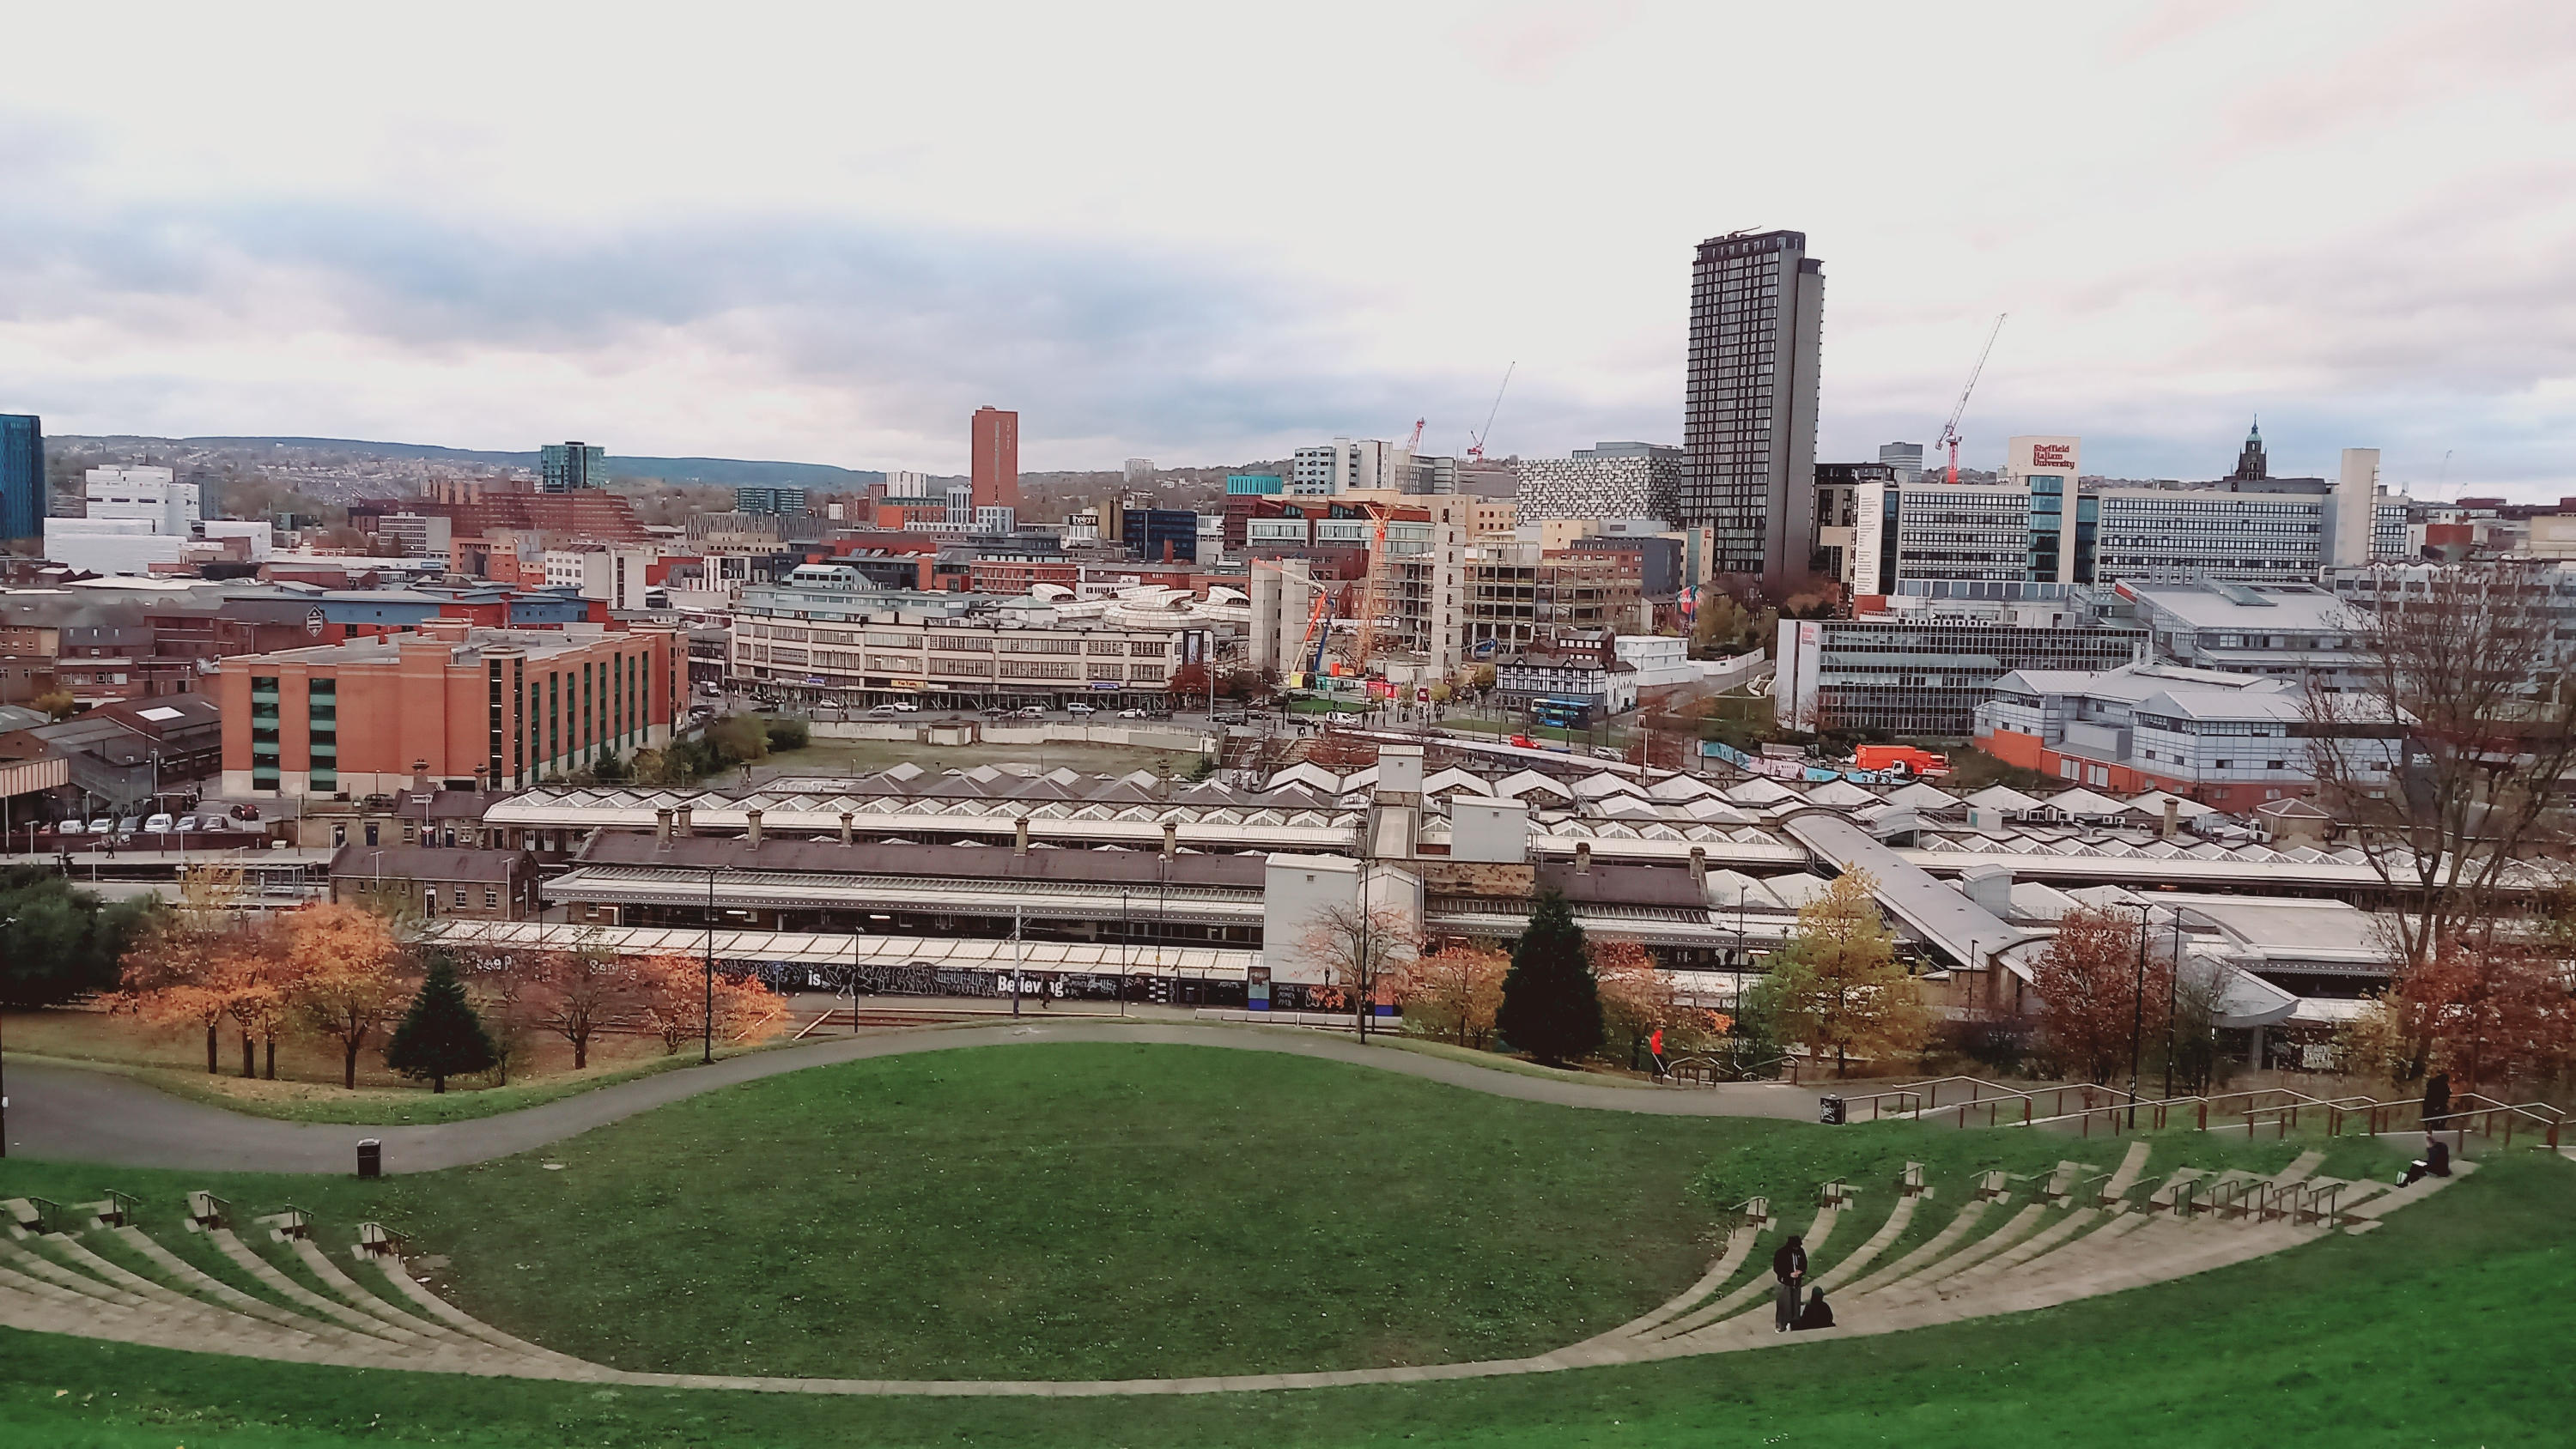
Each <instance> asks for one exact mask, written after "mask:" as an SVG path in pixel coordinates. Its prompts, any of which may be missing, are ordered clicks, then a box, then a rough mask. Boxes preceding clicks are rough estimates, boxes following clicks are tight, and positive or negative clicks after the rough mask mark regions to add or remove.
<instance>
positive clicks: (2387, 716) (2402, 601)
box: [2304, 562, 2576, 965]
mask: <svg viewBox="0 0 2576 1449" xmlns="http://www.w3.org/2000/svg"><path fill="white" fill-rule="evenodd" d="M2555 578H2556V570H2555V569H2553V568H2548V567H2543V566H2537V565H2534V564H2529V563H2522V562H2501V563H2480V564H2463V565H2455V566H2448V567H2442V568H2436V569H2430V570H2427V571H2425V572H2424V574H2423V575H2422V576H2421V577H2414V576H2412V571H2408V574H2407V576H2404V577H2403V578H2402V579H2401V580H2399V583H2400V587H2399V588H2398V589H2397V590H2396V591H2395V592H2394V593H2391V592H2389V591H2388V590H2387V589H2386V587H2385V585H2387V584H2388V583H2389V582H2390V580H2389V579H2385V578H2382V579H2377V580H2374V582H2376V583H2379V584H2381V585H2382V586H2383V587H2382V588H2381V589H2380V590H2379V591H2377V592H2376V593H2375V594H2374V602H2375V608H2371V609H2369V610H2368V611H2367V612H2366V613H2365V614H2364V616H2363V618H2362V619H2361V621H2360V626H2359V633H2358V637H2357V638H2356V640H2355V643H2356V646H2357V647H2356V650H2355V654H2356V658H2357V662H2356V665H2355V667H2354V669H2353V670H2352V671H2351V673H2350V674H2349V675H2348V676H2345V677H2344V679H2343V680H2337V679H2334V678H2330V677H2312V678H2311V679H2310V681H2309V684H2308V691H2307V703H2306V707H2305V710H2304V715H2305V722H2304V732H2305V733H2306V734H2307V735H2308V745H2309V758H2310V762H2311V767H2312V769H2313V770H2314V772H2315V775H2316V778H2317V784H2318V788H2319V794H2320V796H2321V799H2322V803H2323V804H2325V805H2326V806H2327V808H2329V809H2331V810H2332V811H2334V813H2335V814H2336V815H2337V816H2338V817H2339V818H2340V819H2341V820H2343V821H2344V822H2345V824H2346V825H2347V827H2348V830H2349V837H2348V838H2349V839H2350V840H2351V841H2352V843H2353V844H2354V845H2355V846H2356V847H2357V848H2359V849H2360V851H2361V852H2362V855H2363V856H2364V858H2366V859H2367V860H2368V861H2369V862H2370V866H2371V869H2372V870H2373V871H2375V872H2376V873H2377V874H2378V875H2379V878H2380V879H2381V880H2383V881H2385V882H2387V883H2388V885H2389V886H2390V887H2391V888H2392V891H2393V893H2395V894H2397V895H2398V896H2400V897H2401V899H2402V903H2403V909H2402V910H2401V912H2400V913H2399V915H2398V918H2397V928H2398V937H2399V939H2398V942H2397V945H2398V948H2399V953H2400V955H2401V956H2402V958H2403V960H2404V961H2405V962H2406V963H2407V964H2409V965H2417V964H2421V963H2423V962H2424V961H2426V960H2428V959H2430V958H2431V957H2432V956H2433V955H2434V954H2435V953H2436V952H2437V951H2438V950H2440V949H2441V947H2442V946H2443V945H2444V943H2446V942H2449V941H2452V940H2454V939H2457V938H2459V937H2461V936H2462V935H2464V934H2470V933H2476V934H2480V935H2484V934H2485V933H2486V932H2487V931H2489V930H2490V929H2491V927H2492V923H2493V922H2494V921H2495V920H2496V919H2497V916H2498V910H2497V906H2498V897H2499V894H2500V892H2501V891H2502V890H2503V889H2504V888H2505V887H2507V886H2509V885H2510V884H2512V880H2513V877H2514V875H2515V870H2514V867H2515V864H2516V862H2519V861H2523V860H2527V859H2530V858H2531V857H2532V856H2534V855H2536V854H2537V853H2539V852H2540V851H2541V850H2542V849H2543V848H2544V847H2545V846H2546V845H2547V844H2549V843H2550V842H2551V841H2552V840H2554V839H2555V838H2556V837H2557V836H2558V835H2560V834H2561V833H2562V827H2563V819H2562V817H2561V815H2560V813H2559V805H2558V802H2557V799H2556V795H2557V791H2558V789H2559V782H2560V780H2561V779H2562V777H2564V776H2565V775H2566V774H2567V772H2568V770H2569V769H2570V767H2571V766H2576V686H2571V685H2570V682H2569V680H2568V678H2567V674H2568V670H2569V668H2570V666H2571V665H2576V640H2571V639H2569V638H2567V637H2563V636H2562V634H2561V633H2560V631H2559V629H2558V627H2557V618H2556V613H2555V610H2554V608H2553V605H2554V603H2555V602H2556V590H2555V587H2554V584H2555ZM2346 682H2348V683H2349V685H2350V687H2348V688H2337V687H2336V686H2337V684H2338V683H2346ZM2392 735H2402V738H2400V739H2396V740H2394V741H2392V739H2391V736H2392Z"/></svg>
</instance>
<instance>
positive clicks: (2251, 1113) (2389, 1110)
mask: <svg viewBox="0 0 2576 1449" xmlns="http://www.w3.org/2000/svg"><path fill="white" fill-rule="evenodd" d="M2041 1090H2042V1091H2048V1090H2060V1091H2082V1090H2093V1091H2100V1092H2103V1093H2105V1094H2107V1095H2109V1096H2111V1097H2112V1098H2113V1099H2114V1100H2112V1101H2109V1102H2106V1103H2100V1104H2096V1103H2094V1102H2091V1101H2089V1100H2088V1101H2086V1102H2085V1103H2084V1104H2083V1105H2082V1106H2081V1107H2079V1108H2078V1109H2077V1110H2075V1111H2072V1112H2065V1111H2058V1112H2051V1113H2049V1114H2047V1115H2045V1116H2042V1115H2038V1114H2035V1113H2034V1114H2029V1115H2025V1116H2024V1117H2023V1118H2022V1119H2021V1120H2019V1121H2018V1122H2012V1121H1993V1120H1990V1122H1989V1125H1995V1126H2023V1127H2049V1126H2057V1125H2060V1124H2066V1123H2072V1124H2074V1125H2075V1126H2076V1128H2077V1130H2078V1131H2079V1132H2081V1133H2082V1134H2083V1135H2084V1136H2087V1137H2089V1136H2091V1135H2092V1134H2093V1129H2094V1126H2095V1124H2096V1122H2097V1121H2098V1122H2099V1123H2100V1124H2101V1125H2102V1126H2103V1127H2104V1128H2105V1129H2106V1130H2108V1131H2110V1132H2113V1133H2118V1132H2124V1131H2128V1130H2131V1129H2132V1127H2133V1126H2134V1127H2140V1128H2143V1129H2145V1130H2147V1131H2161V1130H2163V1129H2164V1128H2166V1127H2168V1126H2170V1125H2173V1124H2174V1122H2175V1120H2176V1119H2177V1118H2178V1117H2187V1118H2188V1120H2189V1121H2190V1122H2191V1125H2192V1126H2194V1127H2195V1128H2198V1129H2199V1130H2201V1131H2204V1132H2206V1131H2210V1130H2213V1129H2212V1122H2213V1120H2215V1121H2216V1122H2217V1123H2218V1129H2219V1130H2227V1131H2233V1130H2234V1129H2235V1127H2236V1126H2237V1125H2242V1126H2243V1127H2244V1129H2245V1135H2246V1137H2247V1138H2248V1139H2249V1140H2250V1139H2252V1138H2253V1137H2255V1136H2257V1135H2258V1134H2259V1133H2260V1132H2261V1130H2262V1129H2263V1128H2264V1127H2266V1126H2269V1127H2271V1128H2272V1129H2273V1136H2274V1137H2275V1138H2287V1137H2288V1136H2289V1135H2290V1133H2291V1132H2292V1131H2294V1130H2296V1129H2297V1128H2298V1127H2299V1126H2300V1123H2301V1120H2302V1119H2303V1118H2304V1119H2306V1120H2308V1121H2311V1122H2319V1121H2321V1122H2322V1123H2323V1124H2324V1127H2325V1134H2326V1135H2327V1136H2329V1137H2340V1136H2342V1135H2343V1134H2344V1131H2345V1129H2346V1127H2347V1126H2348V1125H2349V1124H2352V1123H2355V1122H2358V1123H2360V1124H2362V1126H2363V1130H2364V1131H2365V1132H2366V1133H2368V1134H2369V1135H2372V1136H2377V1135H2380V1134H2383V1133H2389V1132H2403V1131H2407V1130H2409V1129H2410V1125H2411V1127H2412V1128H2413V1129H2414V1130H2427V1129H2429V1130H2433V1131H2439V1132H2463V1133H2465V1132H2475V1133H2477V1134H2479V1135H2480V1136H2483V1137H2487V1138H2490V1139H2499V1140H2501V1142H2502V1143H2503V1144H2505V1145H2508V1146H2509V1145H2511V1144H2512V1142H2513V1137H2514V1134H2515V1133H2516V1132H2517V1131H2519V1132H2523V1133H2525V1134H2531V1133H2537V1134H2539V1135H2540V1137H2541V1138H2542V1140H2544V1141H2545V1142H2546V1143H2547V1144H2548V1145H2549V1146H2550V1147H2551V1148H2553V1149H2555V1148H2557V1147H2558V1146H2560V1144H2561V1142H2562V1140H2563V1138H2564V1136H2565V1132H2566V1125H2567V1118H2568V1114H2567V1113H2566V1112H2565V1111H2564V1110H2562V1109H2560V1108H2558V1107H2554V1106H2552V1105H2550V1104H2549V1103H2547V1102H2502V1101H2498V1100H2497V1099H2495V1098H2493V1097H2489V1096H2486V1095H2484V1094H2482V1093H2477V1092H2466V1093H2462V1094H2461V1095H2460V1096H2459V1097H2456V1098H2454V1099H2453V1100H2452V1104H2451V1110H2450V1111H2448V1112H2446V1113H2443V1114H2441V1115H2440V1116H2439V1117H2438V1118H2437V1119H2436V1120H2435V1121H2434V1122H2432V1123H2427V1122H2426V1121H2425V1120H2424V1115H2423V1108H2424V1104H2423V1101H2422V1100H2421V1099H2420V1098H2393V1099H2389V1100H2385V1101H2383V1100H2380V1099H2377V1098H2373V1097H2367V1096H2351V1097H2316V1096H2311V1095H2309V1094H2308V1093H2306V1092H2302V1091H2299V1090H2297V1089H2296V1088H2293V1087H2257V1088H2254V1089H2252V1090H2249V1091H2243V1092H2222V1093H2218V1094H2216V1095H2200V1094H2193V1095H2189V1096H2179V1097H2165V1098H2160V1099H2157V1100H2154V1101H2148V1100H2144V1099H2139V1100H2136V1101H2134V1102H2133V1101H2131V1100H2129V1098H2128V1094H2127V1093H2126V1092H2123V1091H2121V1090H2120V1089H2119V1088H2117V1087H2101V1086H2096V1087H2094V1088H2091V1089H2084V1088H2074V1087H2069V1088H2063V1089H2046V1088H2043V1089H2041ZM2231 1117H2232V1118H2236V1119H2239V1121H2238V1122H2237V1123H2229V1122H2228V1121H2227V1119H2228V1118H2231ZM1968 1123H1969V1118H1968V1117H1967V1116H1966V1115H1965V1114H1962V1117H1961V1120H1960V1125H1961V1126H1963V1127H1964V1126H1967V1125H1968Z"/></svg>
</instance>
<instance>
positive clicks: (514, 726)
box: [216, 620, 685, 795]
mask: <svg viewBox="0 0 2576 1449" xmlns="http://www.w3.org/2000/svg"><path fill="white" fill-rule="evenodd" d="M680 647H681V646H680V642H679V635H677V634H675V633H672V632H670V631H668V630H659V629H636V630H631V631H612V630H604V629H602V628H600V627H599V626H597V625H588V624H584V625H568V626H566V627H564V628H562V629H487V628H477V627H474V626H472V625H469V624H467V623H465V622H463V621H461V620H453V621H451V620H432V621H430V622H428V623H425V624H423V625H422V626H421V628H420V630H419V631H418V632H416V633H402V634H390V635H384V636H379V637H374V638H368V639H361V640H353V641H350V642H347V643H341V644H325V645H318V646H315V647H313V648H309V649H285V650H280V651H278V652H276V653H272V654H249V655H241V656H237V657H235V658H231V659H227V660H225V661H223V663H222V665H221V666H220V673H219V675H218V677H217V679H216V693H217V695H218V697H219V698H220V699H221V701H222V703H223V711H224V793H226V794H228V795H241V794H257V795H281V794H283V795H304V794H313V795H331V794H337V793H342V792H345V793H348V794H351V795H371V794H380V793H387V792H391V791H395V790H400V789H404V788H406V787H407V786H409V785H410V784H411V783H412V781H413V779H414V777H415V772H425V773H426V775H427V776H428V777H429V778H431V779H434V780H443V781H446V782H448V783H449V784H450V785H451V786H468V787H470V786H474V785H490V786H498V787H499V788H502V789H516V788H518V787H520V786H522V785H526V784H529V783H532V782H534V781H536V780H538V779H541V778H544V777H546V776H549V775H559V774H562V773H565V772H568V771H571V770H576V769H581V768H585V767H587V766H590V765H593V764H596V763H597V762H598V761H599V760H601V759H603V758H605V757H607V756H609V755H617V756H620V757H623V756H626V755H628V754H631V753H632V752H634V751H635V750H639V749H658V748H660V747H661V746H663V745H665V744H667V743H669V741H670V737H671V721H672V720H673V719H674V718H675V717H676V716H677V715H678V713H679V711H680V709H681V708H682V704H683V701H682V698H681V693H682V688H683V685H684V683H685V675H684V673H683V670H684V666H685V658H684V656H683V655H682V654H681V652H680ZM343 726H346V728H343Z"/></svg>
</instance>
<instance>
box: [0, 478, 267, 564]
mask: <svg viewBox="0 0 2576 1449" xmlns="http://www.w3.org/2000/svg"><path fill="white" fill-rule="evenodd" d="M83 493H84V495H85V496H84V499H83V502H84V505H85V508H86V510H87V511H86V514H85V516H83V517H80V518H46V519H43V520H41V522H42V523H43V525H44V539H45V557H46V558H48V559H51V560H53V561H54V562H55V563H58V564H62V565H64V566H65V567H67V568H75V569H79V570H81V571H83V572H84V573H95V574H122V575H141V574H150V573H155V572H178V573H185V572H188V571H190V570H192V569H194V568H196V567H197V566H199V565H202V564H207V563H219V562H220V563H237V564H249V563H259V562H263V561H265V560H266V559H267V558H268V556H269V550H270V546H271V543H272V539H273V530H272V529H271V528H270V526H269V524H268V522H267V521H266V520H264V519H263V520H260V521H257V522H243V521H240V520H237V519H222V518H215V519H209V518H204V517H201V516H200V514H201V512H202V503H201V498H202V493H201V490H200V489H199V487H198V485H196V484H194V483H182V482H180V481H178V479H177V478H176V477H175V476H174V475H173V474H172V472H171V470H169V469H167V468H92V469H90V470H89V476H88V479H87V481H86V482H85V483H84V484H83Z"/></svg>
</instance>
